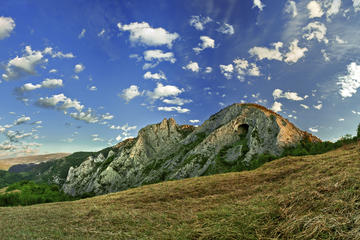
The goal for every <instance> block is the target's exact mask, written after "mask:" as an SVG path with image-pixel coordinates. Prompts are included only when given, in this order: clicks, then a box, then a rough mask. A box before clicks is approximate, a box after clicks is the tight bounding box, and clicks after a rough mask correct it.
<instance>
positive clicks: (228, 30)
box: [216, 23, 235, 35]
mask: <svg viewBox="0 0 360 240" xmlns="http://www.w3.org/2000/svg"><path fill="white" fill-rule="evenodd" d="M216 31H218V32H220V33H222V34H227V35H233V34H234V33H235V31H234V27H233V26H232V25H230V24H227V23H224V24H222V25H221V26H220V27H219V28H218V29H216Z"/></svg>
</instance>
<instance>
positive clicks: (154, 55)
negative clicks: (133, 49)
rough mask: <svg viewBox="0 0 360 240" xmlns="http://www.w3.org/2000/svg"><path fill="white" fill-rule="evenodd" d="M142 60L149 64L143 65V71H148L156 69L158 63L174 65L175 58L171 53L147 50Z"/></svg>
mask: <svg viewBox="0 0 360 240" xmlns="http://www.w3.org/2000/svg"><path fill="white" fill-rule="evenodd" d="M144 60H145V61H148V62H151V63H145V64H144V66H143V69H149V68H153V67H156V66H157V65H158V64H159V63H160V62H163V61H166V62H170V63H175V62H176V58H175V57H174V53H172V52H163V51H162V50H159V49H156V50H147V51H145V52H144Z"/></svg>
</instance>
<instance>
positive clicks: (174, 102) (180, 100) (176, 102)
mask: <svg viewBox="0 0 360 240" xmlns="http://www.w3.org/2000/svg"><path fill="white" fill-rule="evenodd" d="M191 102H192V100H191V99H183V98H178V97H176V98H173V99H164V100H163V103H167V104H172V105H179V106H182V105H184V104H186V103H191Z"/></svg>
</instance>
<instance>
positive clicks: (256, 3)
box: [253, 0, 265, 11]
mask: <svg viewBox="0 0 360 240" xmlns="http://www.w3.org/2000/svg"><path fill="white" fill-rule="evenodd" d="M253 4H254V5H253V8H255V7H257V8H259V10H260V11H262V10H263V9H264V7H265V5H264V4H263V3H262V2H261V0H253Z"/></svg>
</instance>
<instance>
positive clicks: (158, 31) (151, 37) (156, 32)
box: [117, 22, 179, 48]
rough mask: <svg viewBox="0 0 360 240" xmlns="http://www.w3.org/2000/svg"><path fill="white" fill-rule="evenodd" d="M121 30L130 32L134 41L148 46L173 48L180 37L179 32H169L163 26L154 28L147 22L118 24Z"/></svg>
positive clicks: (131, 39)
mask: <svg viewBox="0 0 360 240" xmlns="http://www.w3.org/2000/svg"><path fill="white" fill-rule="evenodd" d="M117 26H118V28H119V30H120V31H129V32H130V38H129V39H130V41H131V42H132V43H142V44H144V45H148V46H161V45H167V46H168V48H171V47H172V45H173V42H174V41H175V40H176V39H177V38H178V37H179V34H177V33H169V32H168V31H166V30H165V29H163V28H152V27H151V26H150V25H149V24H148V23H147V22H141V23H138V22H133V23H130V24H128V25H122V24H121V23H118V24H117Z"/></svg>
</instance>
